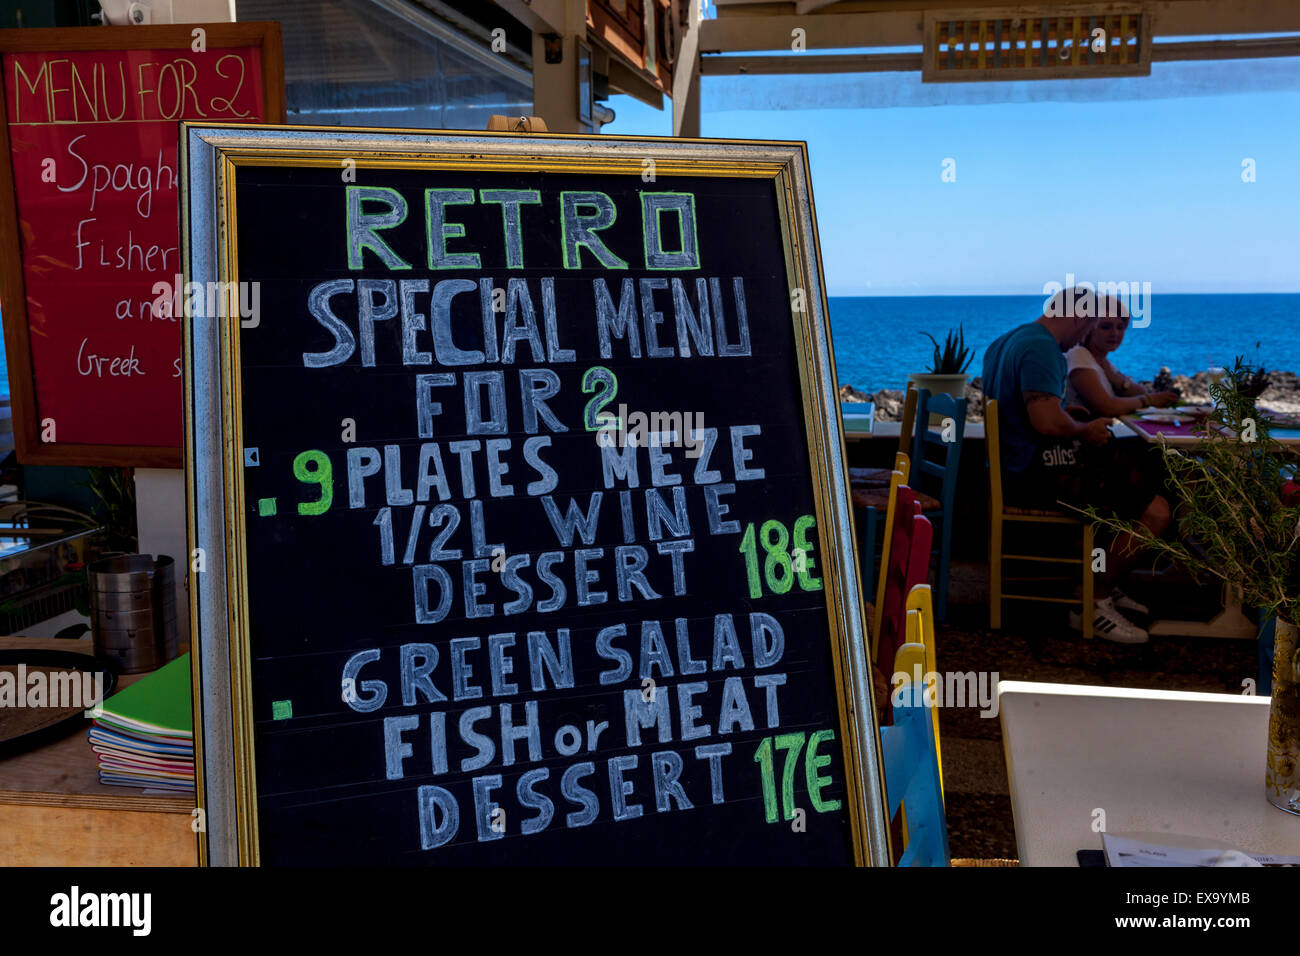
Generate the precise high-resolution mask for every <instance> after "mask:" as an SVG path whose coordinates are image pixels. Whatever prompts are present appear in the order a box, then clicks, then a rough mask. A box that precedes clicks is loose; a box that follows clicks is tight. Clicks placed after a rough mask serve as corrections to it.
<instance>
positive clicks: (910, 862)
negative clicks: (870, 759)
mask: <svg viewBox="0 0 1300 956" xmlns="http://www.w3.org/2000/svg"><path fill="white" fill-rule="evenodd" d="M904 649H908V650H909V651H910V652H911V653H919V654H921V655H924V649H923V648H920V647H919V645H913V644H904V645H903V647H902V648H899V652H900V654H901V653H903V652H904ZM912 649H915V650H912ZM906 656H908V655H907V654H904V657H906ZM924 691H925V687H924V685H923V684H917V683H915V682H912V681H909V682H908V683H906V684H903V685H902V686H901V687H899V688H898V690H897V692H896V696H895V698H894V699H895V701H897V702H898V703H896V705H895V706H894V723H893V725H892V726H890V727H881V728H880V750H881V754H882V757H883V761H884V764H885V792H886V796H887V797H888V800H889V818H890V819H891V820H892V819H893V818H894V815H895V814H896V813H898V810H899V807H900V806H901V807H903V808H904V809H905V811H906V830H907V848H906V849H905V850H904V851H903V856H902V858H901V859H900V860H899V861H898V865H899V866H943V867H946V866H947V865H948V826H947V823H946V822H945V817H944V812H943V790H942V787H941V785H940V783H939V765H938V762H937V758H936V754H935V749H934V731H933V729H932V727H931V723H930V714H929V713H928V712H927V708H926V706H925V699H924V696H923V694H924Z"/></svg>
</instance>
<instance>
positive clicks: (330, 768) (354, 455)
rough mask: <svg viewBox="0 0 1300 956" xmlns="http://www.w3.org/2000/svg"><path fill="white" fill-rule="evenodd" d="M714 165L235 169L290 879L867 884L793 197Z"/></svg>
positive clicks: (280, 850)
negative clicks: (794, 250)
mask: <svg viewBox="0 0 1300 956" xmlns="http://www.w3.org/2000/svg"><path fill="white" fill-rule="evenodd" d="M712 172H713V173H714V174H712V175H691V174H689V172H688V171H681V172H676V173H674V174H671V175H664V174H653V173H652V174H651V175H649V176H647V175H645V174H644V172H642V173H641V174H629V173H621V174H620V173H617V172H606V171H602V170H599V169H592V170H581V171H575V170H573V169H559V170H556V169H545V168H534V169H528V168H468V169H466V168H459V169H458V168H447V167H446V166H445V165H444V166H442V167H441V168H420V167H419V166H416V168H394V167H391V166H389V167H384V168H369V167H367V166H366V165H365V164H364V163H361V164H359V165H357V167H356V168H354V169H352V170H350V171H349V170H348V168H347V164H346V162H344V163H342V164H340V163H339V162H336V161H316V162H314V163H312V162H308V161H303V162H301V163H299V164H295V165H284V164H281V163H276V164H270V163H267V164H263V163H259V162H258V161H257V160H256V159H255V158H254V159H249V160H244V161H242V162H241V163H239V164H238V165H237V166H236V167H235V168H234V171H233V173H232V181H231V182H230V184H229V186H228V188H229V191H230V193H231V194H232V195H233V196H234V200H233V203H232V204H231V207H230V208H231V210H232V212H233V215H232V217H231V223H230V226H231V229H230V232H231V236H232V239H231V251H232V253H233V256H232V258H233V266H234V269H235V272H234V274H235V275H237V277H238V280H239V281H240V282H244V283H256V284H257V286H258V290H259V294H260V298H259V300H258V301H259V302H260V315H259V319H258V321H257V322H256V323H255V324H252V323H249V322H248V321H245V322H244V323H243V327H242V328H240V329H239V330H238V331H237V332H233V331H228V334H229V335H230V337H231V343H232V345H233V346H234V347H233V348H232V349H231V350H230V354H231V356H232V357H231V359H230V361H231V368H230V375H229V380H230V382H231V396H232V405H231V408H232V411H231V415H232V421H231V423H230V424H231V427H232V429H233V430H235V431H236V432H237V433H238V436H239V446H238V447H241V448H242V460H241V461H239V462H238V465H239V466H240V467H238V468H237V469H235V471H237V473H238V474H237V475H236V486H235V487H234V488H232V489H231V494H232V498H231V503H232V506H233V507H232V509H231V510H232V511H233V512H234V513H235V514H232V515H230V516H229V517H228V519H227V520H230V521H231V522H232V524H233V527H234V529H235V532H236V536H237V537H238V538H239V539H240V540H241V546H242V552H241V553H242V556H243V570H242V576H243V585H242V588H241V589H240V590H242V594H241V595H239V598H240V599H241V600H242V601H243V602H245V603H244V606H245V607H246V618H245V619H244V625H245V629H246V631H245V633H244V634H243V635H242V640H244V641H246V645H245V651H246V655H247V656H246V660H247V674H246V684H245V685H244V686H245V689H246V694H245V696H244V701H245V704H244V706H245V708H246V713H247V718H248V721H247V726H246V733H247V743H248V744H249V745H251V746H249V747H247V748H246V749H245V751H244V752H243V756H244V758H246V763H247V764H248V771H249V773H248V778H247V779H249V780H251V781H255V783H254V784H253V786H252V792H253V794H254V796H253V797H252V799H251V801H250V803H249V805H248V807H247V812H246V813H245V817H246V820H247V822H246V829H247V832H248V833H249V837H250V843H252V844H253V845H255V846H256V859H257V860H258V861H259V862H261V863H264V864H270V865H334V864H386V865H404V866H405V865H416V866H449V865H450V866H455V865H480V864H486V865H493V864H534V863H566V864H629V865H638V864H683V863H696V864H719V863H726V864H800V863H818V864H836V863H839V864H850V863H853V862H855V861H861V860H862V858H863V856H864V852H863V850H862V849H861V845H860V844H861V839H860V837H859V836H858V835H857V834H858V832H859V829H858V828H859V827H860V826H861V824H860V823H855V819H854V814H855V809H854V808H855V806H857V805H858V804H860V802H861V798H860V797H859V796H858V794H859V792H860V788H861V785H860V784H859V783H858V781H857V777H856V776H855V775H857V774H859V773H860V772H861V771H859V770H858V769H857V768H856V767H855V768H851V769H849V768H847V766H846V753H852V751H851V748H849V749H846V735H849V736H852V735H853V734H854V733H855V731H854V729H853V725H852V724H851V722H850V721H849V719H848V717H849V714H847V713H846V710H850V709H852V707H851V704H850V703H848V702H847V701H848V696H849V695H846V693H845V691H844V690H843V687H844V684H845V683H846V681H847V678H846V677H845V676H844V674H843V673H842V672H843V671H844V669H845V664H844V654H843V651H842V649H841V650H837V648H841V647H842V640H843V639H842V638H841V637H838V636H837V634H836V633H835V632H836V630H837V628H836V627H833V625H832V621H831V617H830V615H829V613H828V594H827V580H828V579H827V575H828V567H829V568H830V570H831V572H833V573H835V575H836V577H835V581H834V582H832V583H833V584H835V586H836V587H837V588H839V589H841V590H842V589H843V588H845V587H846V586H847V584H846V581H845V580H844V579H845V577H846V576H845V575H844V574H843V572H842V570H841V569H840V566H839V565H837V562H836V560H835V559H834V556H833V555H829V554H828V552H827V548H828V546H833V543H832V542H828V541H827V539H826V537H825V536H824V534H823V526H824V524H825V522H824V521H819V520H818V515H819V510H820V511H821V513H823V514H824V513H825V512H826V509H825V506H824V503H820V502H819V501H818V495H817V493H816V489H817V487H818V486H819V482H820V481H822V480H824V479H823V478H822V477H820V476H819V475H818V474H817V473H816V472H817V469H815V468H814V464H815V462H816V458H815V456H811V455H810V449H809V441H810V439H809V432H808V425H807V419H806V400H805V397H804V396H805V395H806V383H805V382H804V381H803V380H802V379H801V361H802V359H801V354H800V346H799V338H798V336H797V334H796V328H795V324H794V322H792V288H791V276H790V272H789V259H788V256H789V255H790V243H789V242H788V239H787V237H788V226H786V225H785V223H784V220H783V215H784V213H783V206H782V202H783V200H782V196H781V191H780V188H779V184H777V183H776V182H774V179H773V178H771V177H758V176H752V175H751V176H739V175H738V176H727V175H718V174H716V171H712ZM804 294H805V293H804V292H803V291H802V290H800V291H799V292H798V293H795V298H796V299H797V298H801V297H802V296H803V295H804ZM794 308H795V309H796V310H798V309H800V308H802V306H801V305H800V304H798V303H797V302H796V304H795V306H794ZM805 311H806V309H805ZM227 329H228V330H229V329H230V326H229V325H228V326H227ZM803 375H804V376H805V377H806V376H807V375H808V373H807V372H806V371H805V372H803ZM197 387H198V388H200V389H201V388H203V387H204V386H203V385H202V384H200V385H199V386H197ZM832 387H833V382H832ZM832 394H833V392H832ZM830 480H834V481H838V482H839V483H840V485H841V486H842V483H843V477H842V475H837V476H832V477H831V479H830ZM841 533H843V534H847V532H844V531H842V532H841ZM200 538H202V533H200ZM848 577H851V575H850V576H848ZM233 639H234V638H233V637H232V640H233ZM837 642H841V643H837ZM868 719H869V715H868ZM872 732H873V733H874V731H872ZM248 751H251V753H249V752H248ZM238 762H239V761H236V763H238ZM220 772H221V770H220V768H219V767H218V766H216V765H215V764H214V765H212V766H211V767H210V768H209V770H208V773H209V774H214V773H216V774H220ZM851 775H854V776H853V779H850V776H851ZM856 812H858V813H860V812H861V811H860V810H859V811H856Z"/></svg>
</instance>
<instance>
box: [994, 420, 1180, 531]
mask: <svg viewBox="0 0 1300 956" xmlns="http://www.w3.org/2000/svg"><path fill="white" fill-rule="evenodd" d="M1160 464H1161V463H1160V461H1159V458H1158V457H1157V456H1155V455H1153V454H1151V446H1150V445H1148V444H1147V443H1146V442H1143V441H1142V440H1141V439H1140V438H1139V439H1112V440H1111V441H1109V442H1107V443H1106V444H1105V445H1102V446H1097V445H1089V444H1087V443H1086V442H1084V441H1082V440H1080V439H1077V438H1075V439H1062V440H1059V441H1055V442H1044V443H1042V444H1040V445H1039V447H1038V450H1037V452H1036V453H1035V455H1034V458H1033V461H1032V462H1031V463H1030V466H1029V468H1028V469H1027V470H1026V471H1024V472H1021V473H1019V474H1013V473H1010V472H1008V473H1007V474H1006V476H1005V477H1004V478H1003V489H1002V490H1003V497H1004V498H1005V499H1006V502H1007V504H1011V505H1018V506H1020V507H1022V508H1051V509H1062V508H1064V510H1066V512H1067V513H1069V508H1070V507H1071V506H1072V507H1074V508H1087V507H1088V506H1090V505H1091V506H1093V507H1095V508H1097V509H1098V510H1099V511H1101V512H1102V513H1104V514H1105V513H1109V514H1110V515H1113V516H1115V517H1118V518H1122V519H1125V520H1129V521H1136V520H1137V519H1138V518H1140V517H1142V513H1143V512H1144V511H1146V510H1147V506H1148V505H1150V504H1151V500H1152V499H1153V498H1155V497H1156V495H1159V494H1162V493H1163V492H1164V485H1163V476H1162V472H1161V471H1160Z"/></svg>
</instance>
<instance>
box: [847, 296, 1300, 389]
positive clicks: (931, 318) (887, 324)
mask: <svg viewBox="0 0 1300 956" xmlns="http://www.w3.org/2000/svg"><path fill="white" fill-rule="evenodd" d="M1144 299H1146V297H1145V296H1144ZM1045 300H1046V297H1045V296H1042V295H941V296H898V297H890V296H865V297H861V296H855V297H831V299H830V313H831V335H832V338H833V340H834V345H835V366H836V372H837V375H838V377H839V383H840V384H841V385H852V386H853V387H854V388H857V389H858V390H860V391H863V392H878V391H880V390H881V389H904V388H906V387H907V377H908V375H909V374H911V373H912V372H925V371H928V370H929V368H930V362H931V360H932V358H933V353H934V347H933V346H932V345H931V344H930V340H929V339H927V338H926V337H925V336H924V335H923V334H922V333H924V332H929V333H930V334H931V335H933V336H934V337H935V338H936V339H938V340H939V343H940V344H941V345H942V344H943V340H944V335H945V334H946V333H947V331H948V330H949V329H956V328H958V327H960V328H961V329H962V331H963V332H964V334H965V337H966V345H967V346H968V347H970V349H971V353H972V360H971V364H970V368H969V369H968V370H967V371H968V373H969V374H970V376H971V377H972V378H975V377H977V376H979V375H980V373H981V367H982V366H983V363H984V350H985V348H987V347H988V345H989V344H990V343H991V342H993V340H994V339H996V338H997V337H998V336H999V335H1001V334H1002V333H1003V332H1006V331H1007V330H1009V329H1011V328H1014V327H1015V326H1017V325H1022V324H1023V323H1025V322H1032V321H1034V320H1035V319H1037V318H1038V317H1039V316H1040V315H1042V314H1043V305H1044V302H1045ZM1146 301H1147V302H1148V303H1149V307H1148V308H1147V310H1146V316H1145V318H1146V319H1150V324H1149V325H1147V326H1146V327H1145V328H1133V327H1130V328H1129V330H1128V334H1127V335H1125V337H1124V344H1123V345H1122V346H1120V348H1119V349H1117V350H1116V351H1115V352H1114V353H1113V354H1112V355H1111V361H1112V362H1113V363H1114V364H1115V366H1116V368H1118V369H1120V370H1121V371H1123V372H1124V373H1125V374H1127V375H1130V376H1132V377H1133V378H1135V379H1138V380H1139V381H1142V380H1145V381H1150V380H1151V378H1152V377H1153V376H1154V375H1155V374H1156V372H1158V371H1159V370H1160V368H1161V366H1168V367H1169V370H1170V371H1171V372H1173V373H1174V374H1175V375H1194V374H1195V373H1196V372H1200V371H1204V370H1205V369H1208V368H1211V367H1213V366H1231V365H1232V362H1233V359H1234V358H1235V357H1236V356H1242V357H1243V358H1244V359H1245V360H1246V361H1248V362H1251V363H1252V364H1261V363H1262V364H1263V365H1264V366H1265V367H1267V368H1269V369H1272V370H1276V371H1285V372H1300V294H1282V293H1277V294H1274V293H1248V294H1236V295H1190V294H1189V295H1175V294H1168V295H1153V296H1151V297H1150V299H1149V300H1146ZM1144 320H1145V319H1144Z"/></svg>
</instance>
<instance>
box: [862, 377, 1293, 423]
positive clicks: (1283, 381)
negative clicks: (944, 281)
mask: <svg viewBox="0 0 1300 956" xmlns="http://www.w3.org/2000/svg"><path fill="white" fill-rule="evenodd" d="M1154 380H1159V381H1160V382H1161V384H1162V386H1164V387H1172V388H1173V389H1174V390H1175V391H1177V392H1178V393H1179V394H1180V395H1182V399H1183V403H1184V404H1187V405H1196V404H1200V403H1202V402H1208V401H1209V400H1210V376H1209V373H1208V372H1197V373H1196V374H1195V375H1191V376H1187V375H1171V374H1170V372H1169V369H1167V368H1162V369H1161V370H1160V372H1159V373H1157V374H1156V375H1155V376H1154V377H1153V379H1152V380H1151V381H1154ZM1151 381H1146V382H1143V384H1144V385H1146V386H1147V387H1151ZM1171 381H1172V385H1165V383H1167V382H1171ZM982 384H983V383H982V381H981V379H979V378H974V379H972V380H971V381H970V382H968V383H967V385H966V399H967V404H966V421H968V422H982V421H983V420H984V407H983V406H984V392H983V390H982V389H981V385H982ZM903 396H904V393H903V392H902V391H900V390H898V389H894V388H885V389H881V390H880V391H878V392H863V391H859V390H858V389H856V388H854V387H853V386H852V385H841V386H840V401H841V402H875V403H876V421H878V422H896V421H899V420H900V419H902V417H903ZM1259 404H1260V405H1261V406H1263V407H1264V408H1268V409H1271V410H1272V411H1275V412H1286V413H1289V414H1300V376H1298V375H1296V373H1295V372H1269V375H1268V389H1267V390H1265V392H1264V393H1263V394H1262V395H1261V396H1260V397H1259Z"/></svg>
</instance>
